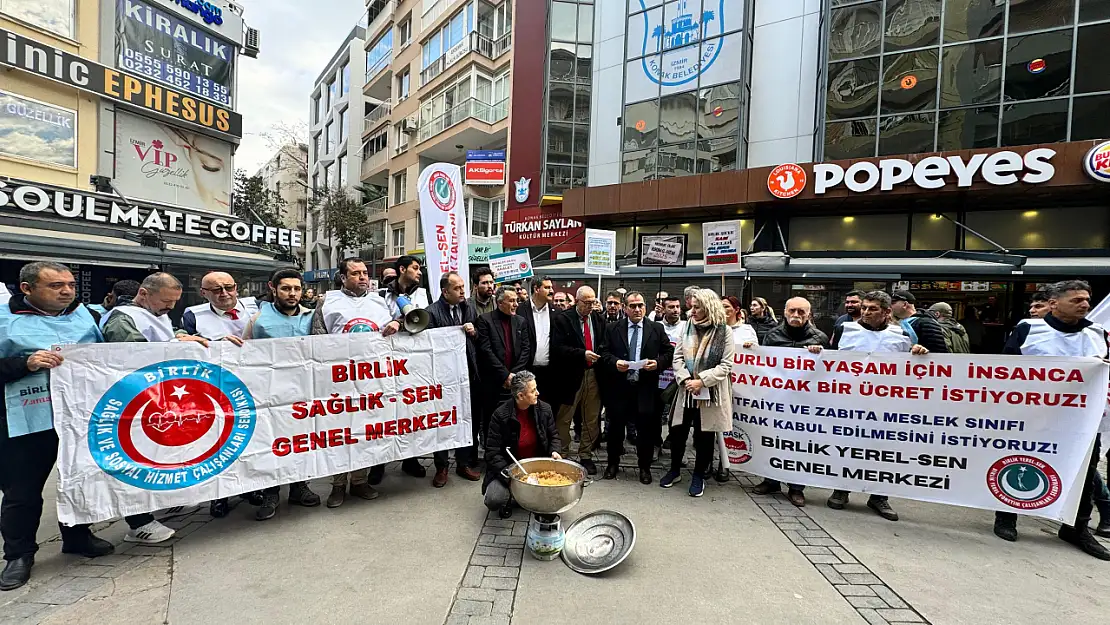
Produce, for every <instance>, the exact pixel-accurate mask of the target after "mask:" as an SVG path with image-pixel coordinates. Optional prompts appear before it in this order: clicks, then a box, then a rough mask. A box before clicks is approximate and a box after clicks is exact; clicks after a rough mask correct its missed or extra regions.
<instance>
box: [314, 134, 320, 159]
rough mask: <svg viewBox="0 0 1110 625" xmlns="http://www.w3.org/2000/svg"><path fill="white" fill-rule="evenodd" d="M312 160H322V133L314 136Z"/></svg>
mask: <svg viewBox="0 0 1110 625" xmlns="http://www.w3.org/2000/svg"><path fill="white" fill-rule="evenodd" d="M312 160H314V161H318V160H320V133H316V134H314V135H312Z"/></svg>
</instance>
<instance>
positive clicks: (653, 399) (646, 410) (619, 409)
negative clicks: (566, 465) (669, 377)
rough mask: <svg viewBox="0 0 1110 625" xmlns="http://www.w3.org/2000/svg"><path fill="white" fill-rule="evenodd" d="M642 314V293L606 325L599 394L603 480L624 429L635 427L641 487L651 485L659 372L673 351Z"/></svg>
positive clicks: (616, 465)
mask: <svg viewBox="0 0 1110 625" xmlns="http://www.w3.org/2000/svg"><path fill="white" fill-rule="evenodd" d="M645 313H647V303H646V302H645V301H644V295H643V293H640V292H638V291H632V292H631V293H629V294H628V295H627V296H626V297H625V304H624V316H623V317H622V318H621V320H620V321H617V322H615V323H612V324H610V325H609V327H608V328H607V329H606V333H605V341H604V343H603V344H602V352H601V366H602V367H603V368H604V369H605V370H606V372H607V375H606V378H607V380H608V383H607V384H605V385H604V387H603V388H602V392H601V398H602V401H603V403H604V404H605V409H606V414H607V415H608V417H609V433H608V435H609V438H608V441H607V446H608V453H609V463H608V465H607V466H606V467H605V475H604V478H605V479H607V480H611V479H614V478H616V477H617V472H618V471H619V469H620V460H621V450H622V449H623V447H624V445H623V441H624V428H625V425H626V424H631V425H635V427H636V430H637V433H638V437H637V439H636V440H637V442H636V459H637V463H638V465H639V468H640V483H641V484H651V461H652V456H653V453H654V452H655V441H656V440H658V439H659V436H660V434H661V430H662V424H661V423H660V421H659V412H660V411H661V410H662V409H663V399H662V391H661V390H660V389H659V371H660V370H661V369H666V368H667V367H669V366H670V363H671V361H672V360H673V358H674V347H673V346H672V345H671V341H670V339H669V338H668V337H667V332H666V331H665V330H664V329H663V325H662V324H660V323H656V322H654V321H649V320H647V319H645V318H644V315H645ZM644 361H646V362H644Z"/></svg>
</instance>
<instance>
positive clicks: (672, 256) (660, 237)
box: [637, 234, 687, 267]
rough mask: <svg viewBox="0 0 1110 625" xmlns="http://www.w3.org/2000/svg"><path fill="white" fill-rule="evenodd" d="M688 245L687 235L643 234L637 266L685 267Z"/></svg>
mask: <svg viewBox="0 0 1110 625" xmlns="http://www.w3.org/2000/svg"><path fill="white" fill-rule="evenodd" d="M686 243H687V235H685V234H641V235H640V248H639V249H640V256H639V258H638V259H637V264H638V265H640V266H641V267H685V266H686Z"/></svg>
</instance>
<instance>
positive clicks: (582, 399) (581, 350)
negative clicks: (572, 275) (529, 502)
mask: <svg viewBox="0 0 1110 625" xmlns="http://www.w3.org/2000/svg"><path fill="white" fill-rule="evenodd" d="M596 302H597V295H596V294H595V293H594V290H593V289H592V288H590V287H588V286H582V287H579V288H578V292H577V293H576V294H575V296H574V308H571V309H570V310H564V311H563V312H562V313H560V314H559V315H557V316H556V317H555V320H554V322H553V323H552V324H551V325H552V328H551V351H552V362H553V363H554V366H555V370H556V371H558V372H559V380H558V381H557V383H556V388H555V394H554V395H553V399H554V400H555V402H557V403H558V404H559V410H558V413H557V414H556V416H555V425H556V426H558V428H559V440H560V441H562V444H563V449H562V450H561V453H562V454H563V455H567V454H568V453H569V449H568V448H569V446H570V424H571V421H572V420H573V419H574V412H575V410H577V409H578V407H579V406H581V407H582V442H581V444H580V445H579V447H578V458H579V462H580V463H581V464H582V466H583V467H585V468H586V471H587V472H588V473H589V474H590V475H597V465H595V464H594V461H593V452H594V448H595V446H596V445H597V442H598V441H597V439H598V432H599V417H600V415H601V398H600V396H599V394H598V376H597V373H598V372H597V371H596V364H597V361H598V360H599V359H600V358H601V352H604V351H605V315H603V314H602V313H601V311H594V304H595V303H596Z"/></svg>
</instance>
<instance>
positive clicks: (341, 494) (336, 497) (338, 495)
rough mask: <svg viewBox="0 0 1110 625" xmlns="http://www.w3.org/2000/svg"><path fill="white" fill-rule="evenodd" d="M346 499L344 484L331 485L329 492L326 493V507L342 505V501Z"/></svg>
mask: <svg viewBox="0 0 1110 625" xmlns="http://www.w3.org/2000/svg"><path fill="white" fill-rule="evenodd" d="M346 499H347V487H346V486H332V487H331V494H330V495H328V507H329V508H338V507H339V506H342V505H343V501H344V500H346Z"/></svg>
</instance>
